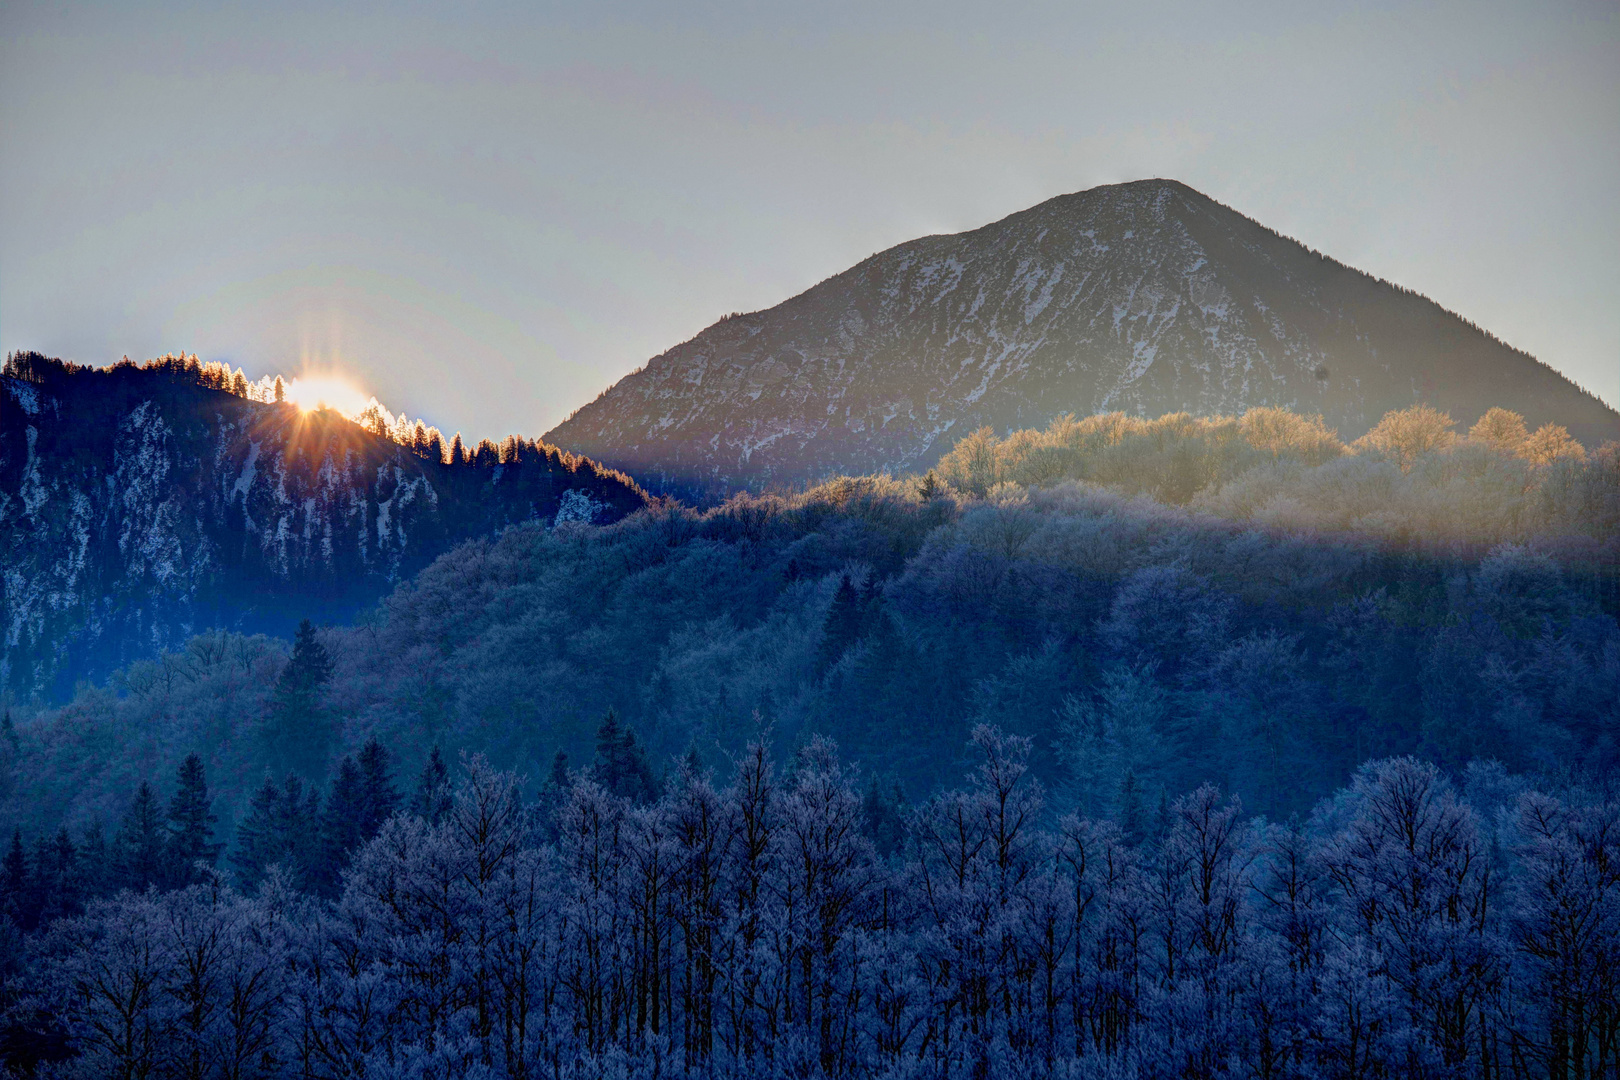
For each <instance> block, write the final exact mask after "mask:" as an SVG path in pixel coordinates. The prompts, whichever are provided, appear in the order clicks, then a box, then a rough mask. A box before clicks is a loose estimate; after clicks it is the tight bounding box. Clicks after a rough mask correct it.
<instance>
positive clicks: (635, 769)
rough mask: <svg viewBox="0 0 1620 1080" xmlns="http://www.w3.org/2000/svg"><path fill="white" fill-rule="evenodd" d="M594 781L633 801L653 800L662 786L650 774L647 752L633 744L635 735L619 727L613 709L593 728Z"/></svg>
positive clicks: (650, 764) (654, 775) (652, 774)
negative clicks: (598, 725) (594, 729)
mask: <svg viewBox="0 0 1620 1080" xmlns="http://www.w3.org/2000/svg"><path fill="white" fill-rule="evenodd" d="M594 772H595V779H596V782H597V783H598V784H601V785H602V787H603V788H605V789H606V790H608V791H609V792H611V793H613V794H614V795H619V796H622V797H624V798H627V799H631V800H634V801H635V802H642V803H645V802H653V801H655V800H656V799H657V798H658V796H659V794H660V792H661V791H662V788H663V785H662V784H660V783H659V781H658V776H657V774H656V773H654V772H653V768H652V763H651V762H650V761H648V760H647V752H646V751H645V750H643V749H642V747H641V744H640V743H638V742H637V741H636V733H635V732H634V731H632V730H631V729H630V728H629V727H621V726H620V724H619V716H618V714H617V713H616V712H614V711H613V710H612V709H609V710H608V712H607V715H606V716H604V717H603V718H602V724H601V726H600V727H598V728H597V729H596V768H595V770H594Z"/></svg>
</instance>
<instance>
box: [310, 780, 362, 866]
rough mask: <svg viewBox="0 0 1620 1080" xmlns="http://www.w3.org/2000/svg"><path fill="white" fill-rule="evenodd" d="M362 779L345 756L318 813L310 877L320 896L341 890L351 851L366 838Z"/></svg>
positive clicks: (352, 852) (351, 854)
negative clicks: (316, 855) (318, 834)
mask: <svg viewBox="0 0 1620 1080" xmlns="http://www.w3.org/2000/svg"><path fill="white" fill-rule="evenodd" d="M366 818H367V807H366V785H365V777H364V775H363V774H362V773H361V772H360V766H359V765H358V764H357V763H356V762H355V760H354V758H353V757H351V756H349V755H347V754H345V755H344V757H343V760H342V761H340V762H338V768H337V776H336V777H335V778H334V779H333V781H332V790H331V792H330V793H329V794H328V795H327V797H326V809H325V812H324V813H322V814H321V840H320V858H319V861H318V864H317V866H316V869H315V873H314V875H313V878H314V882H313V884H314V887H315V890H316V891H317V892H319V893H321V894H322V895H323V896H336V895H338V893H339V892H340V891H342V884H343V870H344V868H345V867H347V866H348V865H349V859H350V858H351V857H352V856H353V854H354V852H355V849H357V848H358V847H359V846H360V845H361V844H363V843H364V842H365V841H366V840H367V839H368V838H367V836H366V834H365V825H366Z"/></svg>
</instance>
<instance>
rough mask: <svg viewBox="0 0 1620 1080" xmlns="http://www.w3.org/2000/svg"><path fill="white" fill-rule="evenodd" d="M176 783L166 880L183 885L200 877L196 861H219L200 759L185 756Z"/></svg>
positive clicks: (205, 778) (171, 813)
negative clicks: (177, 783) (167, 878)
mask: <svg viewBox="0 0 1620 1080" xmlns="http://www.w3.org/2000/svg"><path fill="white" fill-rule="evenodd" d="M178 781H179V786H178V787H177V788H176V790H175V793H174V798H172V799H171V800H169V833H168V840H167V844H166V847H167V849H168V863H169V867H168V869H169V883H170V884H171V885H172V886H174V887H175V888H183V887H184V886H186V885H190V884H192V883H193V882H194V881H197V880H199V878H198V873H199V871H198V868H197V864H198V863H199V862H201V863H203V864H205V865H207V866H213V865H214V864H215V863H216V862H217V861H218V860H219V849H220V845H218V844H216V843H214V823H215V822H216V821H217V820H218V819H217V818H216V817H214V815H213V814H211V813H209V803H210V800H209V798H208V779H207V777H206V776H205V775H204V773H203V764H202V758H200V757H198V756H197V755H196V754H188V755H186V760H185V761H183V762H181V763H180V770H179V774H178Z"/></svg>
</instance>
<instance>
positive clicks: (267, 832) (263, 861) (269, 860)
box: [230, 776, 285, 893]
mask: <svg viewBox="0 0 1620 1080" xmlns="http://www.w3.org/2000/svg"><path fill="white" fill-rule="evenodd" d="M284 820H285V814H284V813H283V811H282V805H281V789H280V788H279V787H277V786H276V782H275V781H274V780H271V779H270V778H269V777H268V776H266V777H265V778H264V783H262V784H260V785H259V789H258V790H257V791H255V792H254V793H253V798H252V799H251V800H250V801H249V802H248V812H247V816H246V817H245V818H243V819H242V822H241V824H239V825H237V827H236V850H234V851H232V852H231V859H230V861H231V864H232V865H233V866H235V867H236V880H237V883H238V885H240V886H241V889H242V891H243V892H248V893H251V892H253V891H254V890H256V889H257V888H258V887H259V883H260V882H262V881H263V880H264V876H265V872H266V871H267V870H268V869H269V868H270V867H271V866H272V865H273V864H275V863H277V862H279V861H280V860H281V857H282V855H283V852H284V836H283V831H284V830H283V823H284Z"/></svg>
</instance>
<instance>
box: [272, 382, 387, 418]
mask: <svg viewBox="0 0 1620 1080" xmlns="http://www.w3.org/2000/svg"><path fill="white" fill-rule="evenodd" d="M287 400H288V401H290V402H292V403H293V404H294V405H296V406H298V407H299V408H300V409H302V410H303V411H304V412H314V411H315V410H316V409H334V410H336V411H337V412H340V413H342V414H343V415H344V416H347V417H349V418H350V419H351V420H352V419H353V418H354V417H356V416H358V415H360V413H361V412H363V411H364V410H365V408H366V406H367V405H368V404H370V402H371V395H369V394H365V393H362V392H361V391H360V390H359V389H358V388H357V387H356V386H355V385H354V384H353V383H351V382H349V381H348V380H347V379H344V378H342V377H341V376H337V375H301V376H299V377H297V378H295V379H293V381H292V382H291V383H289V384H288V386H287Z"/></svg>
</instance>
